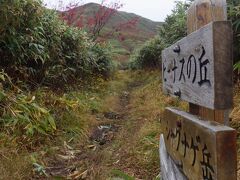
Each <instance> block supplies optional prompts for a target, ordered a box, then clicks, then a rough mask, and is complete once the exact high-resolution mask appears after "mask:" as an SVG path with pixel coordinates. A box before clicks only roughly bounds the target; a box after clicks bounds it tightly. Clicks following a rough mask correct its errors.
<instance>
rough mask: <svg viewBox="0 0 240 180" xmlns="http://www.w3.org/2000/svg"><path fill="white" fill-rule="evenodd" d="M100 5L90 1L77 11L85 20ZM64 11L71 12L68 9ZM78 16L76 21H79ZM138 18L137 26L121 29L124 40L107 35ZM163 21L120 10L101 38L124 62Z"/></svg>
mask: <svg viewBox="0 0 240 180" xmlns="http://www.w3.org/2000/svg"><path fill="white" fill-rule="evenodd" d="M99 8H100V5H99V4H96V3H88V4H85V5H83V6H79V7H76V8H75V9H74V11H75V12H79V14H81V15H79V16H81V17H83V18H84V19H85V20H86V19H87V18H89V17H93V15H94V14H95V13H96V12H97V11H98V10H99ZM64 13H69V11H66V12H64ZM79 16H76V19H75V21H77V18H78V17H79ZM133 18H136V19H138V22H137V25H136V27H135V28H130V29H129V28H125V29H122V30H121V32H120V33H121V36H122V37H124V40H122V41H119V40H118V39H117V38H116V37H115V36H111V37H106V36H105V35H106V34H108V33H109V32H111V31H112V30H113V27H115V26H117V25H119V24H121V23H126V22H128V21H129V20H131V19H133ZM161 24H162V22H154V21H151V20H149V19H147V18H144V17H141V16H139V15H136V14H134V13H127V12H123V11H118V12H117V13H115V14H114V16H112V17H111V18H110V20H109V21H108V23H107V24H106V26H105V27H104V29H103V31H102V32H101V35H100V36H101V38H103V39H105V40H108V41H109V42H110V43H111V44H112V46H113V54H114V56H115V58H116V59H117V60H118V61H121V62H124V61H127V60H128V58H129V55H130V54H131V53H132V52H133V51H134V49H136V48H137V47H139V46H141V45H142V44H143V43H144V42H145V41H147V40H148V39H150V38H152V37H154V36H155V35H156V34H157V29H158V27H159V26H161Z"/></svg>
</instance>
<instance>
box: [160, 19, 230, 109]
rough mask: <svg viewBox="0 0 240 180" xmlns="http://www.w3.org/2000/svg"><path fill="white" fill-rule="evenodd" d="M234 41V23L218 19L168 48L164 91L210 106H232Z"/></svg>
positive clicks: (163, 68)
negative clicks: (232, 28) (232, 54)
mask: <svg viewBox="0 0 240 180" xmlns="http://www.w3.org/2000/svg"><path fill="white" fill-rule="evenodd" d="M231 44H232V34H231V24H230V23H229V22H228V21H217V22H212V23H210V24H208V25H206V26H204V27H203V28H201V29H199V30H198V31H196V32H194V33H192V34H190V35H188V36H187V37H185V38H183V39H182V40H180V41H179V42H177V43H176V44H174V45H172V46H170V47H169V48H167V49H165V50H164V51H163V52H162V61H163V62H162V64H163V67H162V71H163V76H162V78H163V90H164V92H165V93H167V94H170V95H173V96H177V97H179V98H181V99H183V100H186V101H188V102H191V103H194V104H197V105H201V106H204V107H208V108H210V109H228V108H231V107H232V96H233V95H232V70H233V69H232V61H231V60H232V56H231V53H232V45H231ZM225 97H226V98H225Z"/></svg>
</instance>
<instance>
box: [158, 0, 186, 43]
mask: <svg viewBox="0 0 240 180" xmlns="http://www.w3.org/2000/svg"><path fill="white" fill-rule="evenodd" d="M189 6H190V3H189V2H182V1H177V2H176V6H175V8H174V9H173V11H172V14H171V15H168V16H167V18H166V19H165V23H164V24H163V25H162V26H161V27H160V29H159V30H160V32H159V36H160V38H161V40H162V41H163V43H164V44H165V46H166V47H168V46H170V45H172V44H173V43H175V42H176V41H178V40H180V39H181V38H183V37H185V36H186V35H187V9H188V7H189Z"/></svg>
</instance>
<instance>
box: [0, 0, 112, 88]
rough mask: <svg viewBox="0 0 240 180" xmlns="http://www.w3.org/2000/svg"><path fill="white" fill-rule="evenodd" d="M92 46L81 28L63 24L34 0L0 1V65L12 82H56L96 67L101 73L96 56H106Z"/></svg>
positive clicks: (52, 84)
mask: <svg viewBox="0 0 240 180" xmlns="http://www.w3.org/2000/svg"><path fill="white" fill-rule="evenodd" d="M93 46H94V44H93V42H91V41H90V40H89V39H88V37H87V35H86V33H85V32H84V31H82V30H80V29H78V28H74V27H69V26H68V25H66V24H65V23H64V22H63V21H62V20H60V18H59V17H58V14H57V12H56V11H52V10H48V9H45V8H44V7H42V5H41V2H40V1H38V0H10V1H9V0H2V1H1V5H0V68H1V69H3V70H4V71H5V72H6V73H7V74H8V75H9V76H10V77H12V79H13V80H14V82H18V81H22V82H27V84H28V85H29V84H31V85H41V84H45V85H46V84H47V85H49V86H60V85H63V84H66V83H67V82H68V83H69V84H73V83H72V81H74V80H76V79H79V78H83V77H86V76H87V75H94V73H93V70H95V71H96V69H97V68H100V69H99V71H98V73H101V72H103V71H102V69H103V67H102V65H103V63H102V62H101V63H100V64H101V65H100V66H101V67H98V62H99V59H102V60H103V56H104V55H106V59H107V61H110V59H109V56H108V55H107V53H105V52H104V51H105V49H102V50H101V51H102V53H101V54H99V51H92V49H94V48H93ZM98 48H99V49H100V48H101V46H98ZM98 55H100V57H98ZM93 64H94V65H95V66H94V67H92V65H93ZM107 64H108V62H107ZM106 69H109V67H106ZM104 74H106V72H104Z"/></svg>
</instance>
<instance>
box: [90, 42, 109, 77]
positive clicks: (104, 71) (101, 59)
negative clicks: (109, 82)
mask: <svg viewBox="0 0 240 180" xmlns="http://www.w3.org/2000/svg"><path fill="white" fill-rule="evenodd" d="M91 52H92V55H91V57H92V58H93V59H92V62H93V63H94V64H93V65H92V67H93V73H94V74H99V75H101V76H103V77H104V78H108V77H109V76H110V75H111V73H112V70H113V61H112V56H111V47H110V46H109V45H108V44H96V45H95V46H93V47H92V49H91Z"/></svg>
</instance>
